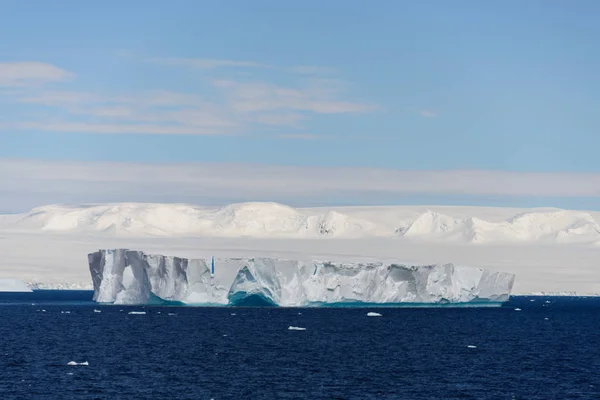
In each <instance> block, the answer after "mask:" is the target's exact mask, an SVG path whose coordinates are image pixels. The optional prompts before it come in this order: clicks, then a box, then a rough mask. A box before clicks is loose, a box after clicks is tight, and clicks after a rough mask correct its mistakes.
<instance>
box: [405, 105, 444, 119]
mask: <svg viewBox="0 0 600 400" xmlns="http://www.w3.org/2000/svg"><path fill="white" fill-rule="evenodd" d="M409 110H410V111H412V112H415V113H417V114H419V115H420V116H421V117H424V118H435V117H437V116H438V113H437V112H435V111H432V110H427V109H423V108H414V107H411V108H409Z"/></svg>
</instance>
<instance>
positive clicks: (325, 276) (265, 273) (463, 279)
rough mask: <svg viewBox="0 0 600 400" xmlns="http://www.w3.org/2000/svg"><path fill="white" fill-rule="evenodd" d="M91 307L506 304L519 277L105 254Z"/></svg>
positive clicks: (94, 270)
mask: <svg viewBox="0 0 600 400" xmlns="http://www.w3.org/2000/svg"><path fill="white" fill-rule="evenodd" d="M88 262H89V269H90V273H91V276H92V282H93V287H94V296H93V299H94V301H96V302H99V303H112V304H131V305H134V304H135V305H140V304H181V305H203V306H206V305H209V306H210V305H214V306H222V305H230V306H253V305H259V306H283V307H310V306H336V305H338V306H339V305H361V304H362V305H407V304H411V305H479V306H499V305H501V304H502V303H503V302H505V301H507V300H508V298H509V296H510V293H511V291H512V287H513V284H514V280H515V276H514V274H511V273H506V272H493V271H489V270H486V269H482V268H471V267H463V266H455V265H453V264H434V265H422V266H414V265H404V264H399V263H384V262H371V263H343V262H326V261H304V260H285V259H277V258H265V257H263V258H216V259H214V264H215V270H214V274H212V273H211V267H210V265H211V260H210V259H187V258H182V257H174V256H165V255H158V254H146V253H144V252H143V251H137V250H128V249H104V250H99V251H96V252H94V253H90V254H88Z"/></svg>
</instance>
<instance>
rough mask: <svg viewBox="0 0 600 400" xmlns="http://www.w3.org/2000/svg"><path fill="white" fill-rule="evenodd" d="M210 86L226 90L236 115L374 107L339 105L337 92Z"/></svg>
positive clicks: (223, 83) (226, 83) (220, 82)
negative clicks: (239, 113)
mask: <svg viewBox="0 0 600 400" xmlns="http://www.w3.org/2000/svg"><path fill="white" fill-rule="evenodd" d="M213 85H215V86H216V87H218V88H222V89H223V90H225V93H226V94H227V95H228V96H229V99H230V102H231V105H232V107H233V108H234V109H235V110H236V111H239V112H246V113H250V112H261V111H272V110H295V111H305V112H313V113H317V114H346V113H363V112H368V111H373V110H374V109H376V107H375V106H373V105H369V104H363V103H358V102H348V101H340V100H337V99H336V98H335V94H336V90H334V89H331V88H329V89H327V88H323V87H319V86H308V87H303V88H286V87H281V86H276V85H271V84H267V83H261V82H257V83H246V82H235V81H231V80H215V81H213Z"/></svg>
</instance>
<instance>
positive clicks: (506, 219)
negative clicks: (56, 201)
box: [0, 203, 600, 294]
mask: <svg viewBox="0 0 600 400" xmlns="http://www.w3.org/2000/svg"><path fill="white" fill-rule="evenodd" d="M597 221H600V214H599V213H597V212H585V211H571V210H560V209H553V208H543V209H542V208H540V209H512V208H494V207H425V206H389V207H388V206H385V207H339V208H330V207H328V208H303V209H302V208H291V207H287V206H285V205H280V204H276V203H243V204H234V205H230V206H226V207H201V206H194V205H188V204H141V203H122V204H99V205H82V206H60V205H54V206H44V207H39V208H36V209H34V210H31V211H30V212H27V213H23V214H16V215H0V278H17V279H21V280H23V281H26V282H37V283H38V285H39V287H63V288H64V287H72V288H76V287H90V285H91V282H90V276H89V272H88V268H87V254H88V253H90V252H92V251H95V250H96V249H98V248H135V249H139V250H142V251H144V252H147V253H157V254H177V255H179V256H181V257H184V258H210V257H211V256H215V257H220V258H232V257H240V258H252V257H265V258H280V259H295V260H298V259H302V260H313V259H321V260H332V261H339V262H350V261H351V262H376V261H382V262H385V261H390V260H399V261H401V262H402V263H404V264H409V265H423V264H445V263H453V264H455V265H464V266H471V267H478V268H483V269H491V270H494V271H504V272H509V273H514V274H516V276H517V279H516V281H515V287H514V292H515V293H520V294H523V293H535V292H577V293H580V294H585V293H600V257H599V254H600V253H599V252H600V236H599V235H598V224H597ZM40 283H42V284H40Z"/></svg>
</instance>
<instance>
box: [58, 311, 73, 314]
mask: <svg viewBox="0 0 600 400" xmlns="http://www.w3.org/2000/svg"><path fill="white" fill-rule="evenodd" d="M60 313H61V314H71V311H61V312H60Z"/></svg>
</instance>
